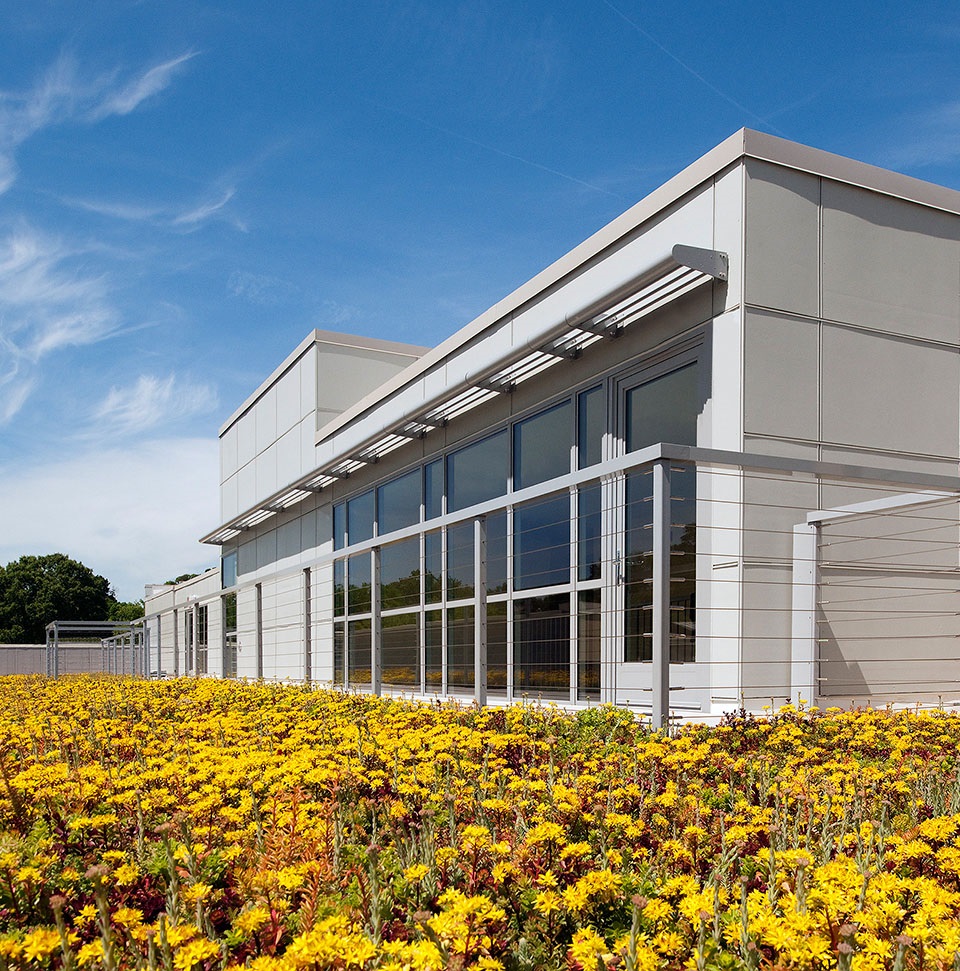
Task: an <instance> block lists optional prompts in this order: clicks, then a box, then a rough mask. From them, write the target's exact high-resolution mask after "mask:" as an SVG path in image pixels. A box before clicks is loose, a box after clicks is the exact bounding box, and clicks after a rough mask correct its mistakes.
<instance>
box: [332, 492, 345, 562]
mask: <svg viewBox="0 0 960 971" xmlns="http://www.w3.org/2000/svg"><path fill="white" fill-rule="evenodd" d="M346 538H347V504H346V503H345V502H338V503H337V504H336V505H335V506H334V507H333V548H334V549H335V550H342V549H343V544H344V543H345V542H346Z"/></svg>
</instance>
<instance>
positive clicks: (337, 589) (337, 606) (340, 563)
mask: <svg viewBox="0 0 960 971" xmlns="http://www.w3.org/2000/svg"><path fill="white" fill-rule="evenodd" d="M345 567H346V561H345V560H334V561H333V613H334V616H335V617H340V616H342V615H343V613H344V609H345V608H344V605H345V600H344V596H343V593H344V583H343V577H344V569H345Z"/></svg>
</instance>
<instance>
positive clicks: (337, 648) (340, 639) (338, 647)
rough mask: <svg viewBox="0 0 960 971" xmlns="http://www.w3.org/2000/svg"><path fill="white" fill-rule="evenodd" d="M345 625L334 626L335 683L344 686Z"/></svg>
mask: <svg viewBox="0 0 960 971" xmlns="http://www.w3.org/2000/svg"><path fill="white" fill-rule="evenodd" d="M343 648H344V629H343V624H334V625H333V683H334V684H343Z"/></svg>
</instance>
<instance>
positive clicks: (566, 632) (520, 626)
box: [513, 593, 570, 698]
mask: <svg viewBox="0 0 960 971" xmlns="http://www.w3.org/2000/svg"><path fill="white" fill-rule="evenodd" d="M513 658H514V661H513V683H514V691H516V692H517V693H518V694H520V693H526V694H537V695H542V696H543V697H556V698H569V697H570V596H569V594H566V593H561V594H556V595H553V596H549V597H529V598H527V599H525V600H518V601H516V602H515V603H514V605H513Z"/></svg>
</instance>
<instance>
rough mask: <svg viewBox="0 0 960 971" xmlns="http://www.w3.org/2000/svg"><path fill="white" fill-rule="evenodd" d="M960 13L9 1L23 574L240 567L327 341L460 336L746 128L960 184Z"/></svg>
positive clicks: (133, 591)
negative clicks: (247, 457) (227, 559)
mask: <svg viewBox="0 0 960 971" xmlns="http://www.w3.org/2000/svg"><path fill="white" fill-rule="evenodd" d="M958 54H960V8H958V6H957V5H956V3H954V2H923V3H918V2H914V3H910V2H906V3H896V4H894V3H882V2H881V3H878V2H876V0H871V2H869V3H868V2H861V0H848V2H844V3H837V2H836V0H831V2H829V3H827V2H811V3H806V4H778V3H769V2H764V3H759V2H752V0H751V2H746V0H745V2H736V0H734V2H731V3H726V4H717V3H713V2H705V0H690V2H687V3H685V4H676V3H650V2H644V3H641V2H639V0H552V2H541V0H528V2H525V3H522V4H518V3H516V2H501V0H473V2H470V3H459V2H454V0H448V2H438V0H421V2H408V0H393V2H391V3H386V2H383V0H381V2H369V0H353V2H351V3H349V4H343V3H329V2H325V0H314V2H306V0H303V2H282V0H281V2H272V3H265V2H243V0H230V2H227V0H222V2H220V3H204V2H190V3H185V2H178V0H137V2H119V0H94V2H89V3H77V2H76V0H7V2H5V3H4V4H2V5H0V563H5V562H8V561H9V560H12V559H14V558H16V557H18V556H20V555H21V554H24V553H48V552H54V551H62V552H65V553H67V554H69V555H71V556H74V557H77V558H79V559H82V560H83V561H84V562H85V563H87V564H88V565H89V566H91V567H92V568H93V569H95V570H96V571H97V572H98V573H101V574H103V575H105V576H107V577H108V578H109V579H110V580H111V581H112V582H113V583H114V584H115V586H116V588H117V593H118V595H119V596H120V597H121V598H123V599H135V598H138V597H140V596H142V586H143V584H144V583H145V582H154V581H162V580H164V579H167V578H168V577H169V576H171V575H175V574H177V573H180V572H185V571H187V570H198V569H201V568H203V567H205V566H208V565H212V564H214V563H215V562H216V560H217V555H218V553H217V550H216V549H215V548H213V547H203V546H200V545H199V544H198V543H197V537H198V536H199V535H201V534H202V533H204V532H206V531H208V530H209V529H211V528H212V527H214V526H215V525H217V523H218V515H219V513H218V499H217V467H218V465H217V463H218V459H217V451H216V435H217V429H218V428H219V425H220V424H221V422H222V421H223V420H224V419H225V418H226V417H227V416H228V415H229V414H230V413H231V412H232V411H233V410H234V408H235V407H236V406H237V405H238V404H239V403H240V402H241V401H242V400H243V399H244V398H245V397H246V396H247V395H248V394H249V393H250V392H251V391H252V390H253V389H254V388H255V387H256V385H257V384H258V383H259V382H260V381H261V380H262V379H263V377H265V376H266V375H267V374H268V373H269V372H270V371H271V370H272V369H273V367H275V366H276V364H278V363H279V362H280V361H281V360H282V359H283V358H284V357H285V356H286V354H287V353H288V352H289V351H290V350H291V349H292V348H293V347H294V346H295V345H296V344H297V343H298V342H299V341H300V340H301V339H302V338H303V337H304V336H305V335H306V333H307V332H308V331H309V330H310V329H311V328H313V327H322V328H327V329H332V330H346V331H350V332H353V333H358V334H364V335H369V336H375V337H385V338H390V339H394V340H401V341H409V342H411V343H415V344H435V343H437V342H439V341H440V340H442V339H443V338H444V337H446V336H448V335H449V334H450V333H452V332H453V331H454V330H456V329H457V328H458V327H460V326H462V325H463V324H465V323H467V322H468V321H469V320H471V319H472V318H473V317H475V316H476V315H477V314H479V313H480V312H482V311H483V310H484V309H486V308H487V307H488V306H490V305H491V304H492V303H494V302H495V301H496V300H498V299H499V298H500V297H502V296H504V295H505V294H506V293H508V292H509V291H511V290H512V289H513V288H515V287H516V286H518V285H519V284H521V283H522V282H524V281H525V280H526V279H528V278H529V277H530V276H531V275H533V274H534V273H535V272H537V271H538V270H539V269H541V268H542V267H544V266H545V265H547V264H549V263H550V262H552V261H553V260H554V259H556V258H557V257H559V256H561V255H563V253H565V252H566V251H567V250H568V249H570V248H571V247H572V246H574V245H576V243H578V242H580V241H581V240H582V239H584V238H585V237H587V236H588V235H590V234H591V233H592V232H594V231H595V230H597V229H599V228H600V227H601V226H603V225H604V224H605V223H607V222H608V221H609V220H610V219H612V218H613V217H614V216H616V215H617V214H619V213H620V212H622V211H623V210H624V209H626V208H628V207H629V206H630V205H632V204H633V203H634V202H636V201H637V200H638V199H640V198H642V197H643V196H644V195H646V194H647V193H648V192H649V191H651V190H652V189H654V188H656V186H658V185H660V184H661V183H662V182H664V181H665V180H666V179H668V178H670V176H672V175H673V174H674V173H675V172H677V171H678V170H679V169H681V168H682V167H683V166H684V165H686V164H687V163H689V162H691V161H693V160H694V159H695V158H697V157H698V156H700V155H701V154H703V152H705V151H706V150H708V149H709V148H711V147H712V146H713V145H714V144H716V143H717V142H719V141H721V140H722V139H723V138H725V137H726V136H728V135H730V134H731V133H732V132H734V131H736V130H737V129H738V128H741V127H743V126H747V127H751V128H757V129H760V130H764V131H769V132H772V133H774V134H778V135H783V136H785V137H787V138H791V139H794V140H796V141H801V142H805V143H808V144H811V145H815V146H817V147H819V148H824V149H827V150H829V151H833V152H838V153H840V154H843V155H849V156H852V157H855V158H860V159H863V160H865V161H868V162H872V163H874V164H877V165H883V166H887V167H891V168H895V169H898V170H900V171H904V172H907V173H909V174H911V175H915V176H918V177H920V178H924V179H928V180H930V181H934V182H940V183H943V184H945V185H949V186H953V187H955V188H960V56H958Z"/></svg>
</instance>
